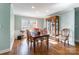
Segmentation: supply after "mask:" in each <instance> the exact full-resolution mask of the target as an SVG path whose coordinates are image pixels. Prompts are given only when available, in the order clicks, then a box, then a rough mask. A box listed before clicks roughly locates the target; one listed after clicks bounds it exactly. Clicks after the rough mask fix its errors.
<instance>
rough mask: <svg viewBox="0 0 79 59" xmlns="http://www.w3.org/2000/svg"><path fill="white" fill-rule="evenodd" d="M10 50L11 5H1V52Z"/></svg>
mask: <svg viewBox="0 0 79 59" xmlns="http://www.w3.org/2000/svg"><path fill="white" fill-rule="evenodd" d="M8 48H10V4H9V3H0V50H5V49H8Z"/></svg>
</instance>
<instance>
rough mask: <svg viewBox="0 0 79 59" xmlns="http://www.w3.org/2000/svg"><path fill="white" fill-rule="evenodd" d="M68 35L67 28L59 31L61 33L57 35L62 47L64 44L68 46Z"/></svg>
mask: <svg viewBox="0 0 79 59" xmlns="http://www.w3.org/2000/svg"><path fill="white" fill-rule="evenodd" d="M69 33H70V30H69V29H68V28H64V29H62V30H61V33H60V34H59V41H61V42H64V45H65V44H66V42H67V43H68V45H69Z"/></svg>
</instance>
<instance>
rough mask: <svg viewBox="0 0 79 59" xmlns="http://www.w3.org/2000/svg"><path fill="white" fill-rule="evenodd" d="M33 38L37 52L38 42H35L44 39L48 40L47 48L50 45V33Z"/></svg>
mask: <svg viewBox="0 0 79 59" xmlns="http://www.w3.org/2000/svg"><path fill="white" fill-rule="evenodd" d="M32 39H33V47H34V52H35V47H36V44H35V43H36V42H37V41H38V40H40V41H41V43H42V41H43V40H46V45H47V49H48V47H49V35H48V34H45V35H38V36H34V37H32Z"/></svg>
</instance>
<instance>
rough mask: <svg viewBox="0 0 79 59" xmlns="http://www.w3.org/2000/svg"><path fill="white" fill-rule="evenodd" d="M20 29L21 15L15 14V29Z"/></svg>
mask: <svg viewBox="0 0 79 59" xmlns="http://www.w3.org/2000/svg"><path fill="white" fill-rule="evenodd" d="M20 29H21V16H18V15H15V30H20Z"/></svg>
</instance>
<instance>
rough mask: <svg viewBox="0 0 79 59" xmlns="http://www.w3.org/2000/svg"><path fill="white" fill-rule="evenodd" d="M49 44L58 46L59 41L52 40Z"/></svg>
mask: <svg viewBox="0 0 79 59" xmlns="http://www.w3.org/2000/svg"><path fill="white" fill-rule="evenodd" d="M49 42H50V43H51V44H58V42H57V41H55V40H51V39H49Z"/></svg>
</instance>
